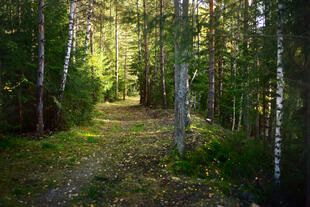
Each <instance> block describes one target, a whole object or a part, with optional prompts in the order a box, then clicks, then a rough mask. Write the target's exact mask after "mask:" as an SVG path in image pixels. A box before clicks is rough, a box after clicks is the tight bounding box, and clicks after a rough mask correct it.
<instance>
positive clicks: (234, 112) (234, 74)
mask: <svg viewBox="0 0 310 207" xmlns="http://www.w3.org/2000/svg"><path fill="white" fill-rule="evenodd" d="M236 61H237V57H235V59H234V63H233V76H234V84H233V89H234V91H235V90H236V83H235V82H236V75H237V63H236ZM235 125H236V95H235V94H234V95H233V118H232V127H231V131H232V132H234V130H235Z"/></svg>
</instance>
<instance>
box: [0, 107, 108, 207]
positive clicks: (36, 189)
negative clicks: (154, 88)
mask: <svg viewBox="0 0 310 207" xmlns="http://www.w3.org/2000/svg"><path fill="white" fill-rule="evenodd" d="M104 118H105V114H103V113H99V114H98V115H97V116H96V119H94V120H93V121H92V123H93V124H92V125H85V126H76V127H73V128H71V129H70V130H68V131H62V132H58V133H55V134H53V135H52V136H50V137H48V138H45V139H43V140H28V139H27V138H25V137H12V136H11V137H1V138H0V166H1V167H0V174H1V176H0V186H1V188H0V206H1V204H3V206H6V207H9V206H17V207H18V206H24V205H25V203H21V202H19V200H23V201H24V202H30V200H31V198H33V197H36V196H38V195H40V194H41V193H42V192H44V191H46V190H47V189H48V188H50V187H51V186H52V185H56V184H57V183H61V182H62V181H63V180H65V179H66V173H69V172H68V171H69V169H70V168H71V167H72V166H75V165H77V163H79V162H81V159H82V158H83V157H89V156H90V155H91V154H92V153H93V152H94V151H98V150H99V149H100V143H102V141H103V140H102V136H101V132H102V129H101V127H102V123H103V122H104ZM55 181H56V182H55ZM28 204H29V203H28Z"/></svg>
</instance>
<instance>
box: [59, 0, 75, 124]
mask: <svg viewBox="0 0 310 207" xmlns="http://www.w3.org/2000/svg"><path fill="white" fill-rule="evenodd" d="M74 1H75V0H71V1H70V13H69V33H68V42H67V52H66V56H65V63H64V68H63V72H62V78H61V84H60V90H59V91H60V93H59V100H58V101H59V105H58V109H57V114H56V121H57V120H58V118H59V117H60V111H61V104H62V99H63V94H64V91H65V88H66V82H67V75H68V68H69V61H70V55H71V47H72V37H73V19H74V9H75V2H74Z"/></svg>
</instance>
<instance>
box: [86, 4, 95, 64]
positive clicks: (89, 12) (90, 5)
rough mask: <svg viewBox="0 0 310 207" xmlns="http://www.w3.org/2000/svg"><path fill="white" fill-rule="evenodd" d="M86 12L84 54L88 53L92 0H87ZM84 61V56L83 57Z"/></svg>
mask: <svg viewBox="0 0 310 207" xmlns="http://www.w3.org/2000/svg"><path fill="white" fill-rule="evenodd" d="M88 4H89V5H88V14H87V26H86V36H85V55H87V54H88V50H89V48H88V46H89V38H90V30H91V19H92V13H93V0H88ZM84 61H86V57H85V58H84Z"/></svg>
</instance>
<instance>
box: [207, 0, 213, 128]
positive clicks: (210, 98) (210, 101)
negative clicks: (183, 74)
mask: <svg viewBox="0 0 310 207" xmlns="http://www.w3.org/2000/svg"><path fill="white" fill-rule="evenodd" d="M209 55H210V66H209V77H208V78H209V91H208V122H210V123H213V119H214V84H215V80H214V73H215V71H214V2H213V0H210V54H209Z"/></svg>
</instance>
